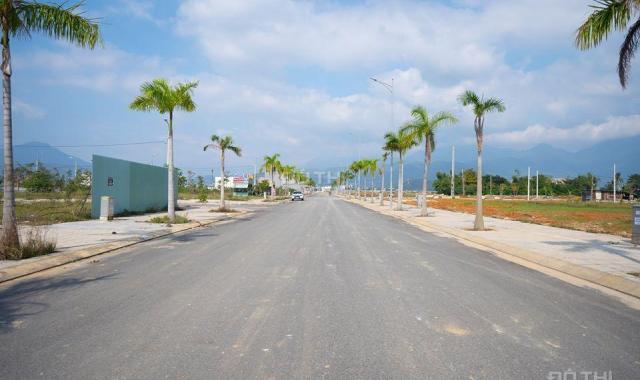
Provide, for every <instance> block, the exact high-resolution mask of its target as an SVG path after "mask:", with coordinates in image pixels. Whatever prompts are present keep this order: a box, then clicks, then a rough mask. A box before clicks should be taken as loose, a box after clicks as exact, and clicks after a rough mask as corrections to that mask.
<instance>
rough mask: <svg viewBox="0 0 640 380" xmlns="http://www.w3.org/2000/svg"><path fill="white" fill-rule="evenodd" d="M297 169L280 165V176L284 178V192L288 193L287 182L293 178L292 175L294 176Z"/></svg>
mask: <svg viewBox="0 0 640 380" xmlns="http://www.w3.org/2000/svg"><path fill="white" fill-rule="evenodd" d="M296 172H297V169H296V168H295V166H293V165H282V168H281V170H280V174H281V175H282V177H284V180H285V182H284V188H285V191H287V192H288V191H289V181H291V179H293V178H294V174H296Z"/></svg>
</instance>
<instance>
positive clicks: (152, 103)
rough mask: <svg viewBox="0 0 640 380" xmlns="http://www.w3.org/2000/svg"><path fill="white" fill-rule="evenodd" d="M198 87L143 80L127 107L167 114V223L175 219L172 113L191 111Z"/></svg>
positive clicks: (160, 79)
mask: <svg viewBox="0 0 640 380" xmlns="http://www.w3.org/2000/svg"><path fill="white" fill-rule="evenodd" d="M196 87H198V82H186V83H178V84H177V85H175V86H171V85H170V84H169V82H168V81H167V80H166V79H164V78H158V79H154V80H152V81H151V82H145V83H143V84H142V85H141V86H140V95H138V96H137V97H136V98H135V99H133V102H131V104H130V105H129V108H131V109H132V110H136V111H145V112H149V111H158V112H159V113H160V114H162V115H168V116H169V119H168V120H167V119H165V121H166V122H167V125H168V127H169V129H168V134H167V170H168V174H167V195H168V196H167V198H168V199H167V202H168V204H167V213H168V214H169V223H173V222H174V221H175V219H176V209H175V206H176V197H175V189H174V185H173V184H174V175H175V173H174V168H173V114H174V113H175V111H177V110H180V111H185V112H193V111H195V110H196V104H195V102H194V101H193V98H192V96H193V89H194V88H196Z"/></svg>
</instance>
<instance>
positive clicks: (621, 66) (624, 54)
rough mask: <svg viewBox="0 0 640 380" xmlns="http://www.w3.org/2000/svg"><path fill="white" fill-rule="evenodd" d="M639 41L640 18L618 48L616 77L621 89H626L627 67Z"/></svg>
mask: <svg viewBox="0 0 640 380" xmlns="http://www.w3.org/2000/svg"><path fill="white" fill-rule="evenodd" d="M639 39H640V18H639V19H638V20H636V22H634V23H633V25H631V27H630V28H629V31H628V32H627V36H626V37H625V39H624V42H623V43H622V46H621V47H620V59H619V61H618V77H619V78H620V85H621V86H622V88H626V87H627V81H628V79H629V66H631V60H632V59H633V56H634V55H635V53H636V50H637V49H638V42H639Z"/></svg>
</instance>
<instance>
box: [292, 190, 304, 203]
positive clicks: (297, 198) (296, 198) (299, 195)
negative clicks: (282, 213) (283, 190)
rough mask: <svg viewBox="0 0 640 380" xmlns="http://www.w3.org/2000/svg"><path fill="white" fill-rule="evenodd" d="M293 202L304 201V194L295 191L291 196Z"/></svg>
mask: <svg viewBox="0 0 640 380" xmlns="http://www.w3.org/2000/svg"><path fill="white" fill-rule="evenodd" d="M291 201H304V194H302V192H301V191H294V192H293V193H292V194H291Z"/></svg>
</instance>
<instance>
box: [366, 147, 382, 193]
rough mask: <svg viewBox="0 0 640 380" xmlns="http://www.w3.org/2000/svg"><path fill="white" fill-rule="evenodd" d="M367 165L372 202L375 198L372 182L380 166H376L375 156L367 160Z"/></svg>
mask: <svg viewBox="0 0 640 380" xmlns="http://www.w3.org/2000/svg"><path fill="white" fill-rule="evenodd" d="M367 166H368V169H369V174H370V175H371V199H370V201H371V203H373V201H374V198H375V195H374V194H375V186H374V185H373V182H374V181H375V178H376V173H378V171H379V170H380V168H379V167H378V159H377V158H372V159H369V160H367Z"/></svg>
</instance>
